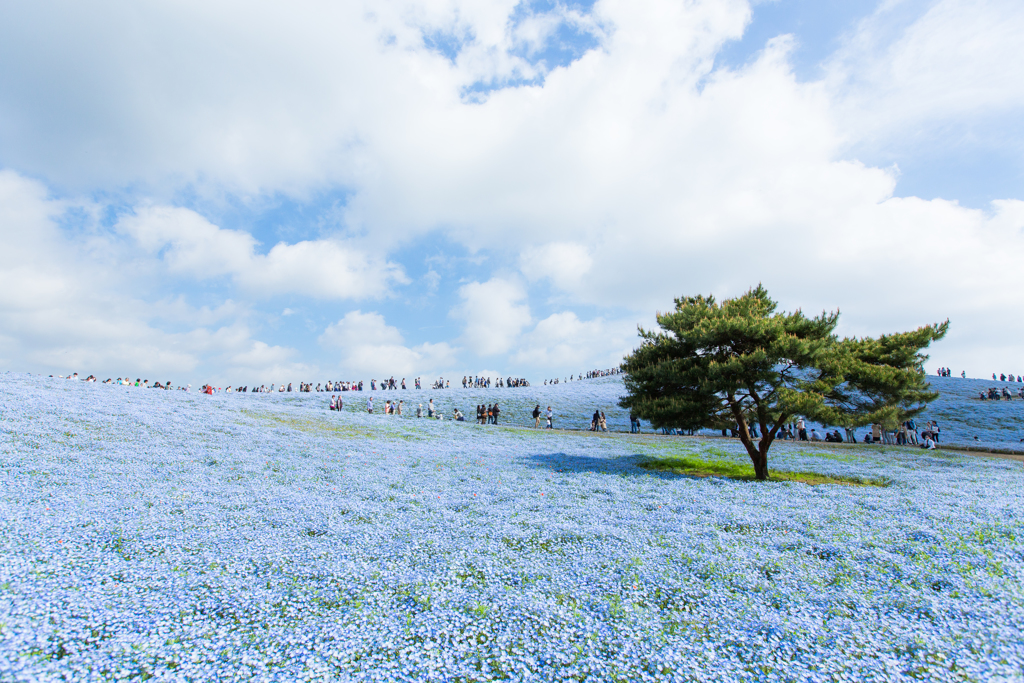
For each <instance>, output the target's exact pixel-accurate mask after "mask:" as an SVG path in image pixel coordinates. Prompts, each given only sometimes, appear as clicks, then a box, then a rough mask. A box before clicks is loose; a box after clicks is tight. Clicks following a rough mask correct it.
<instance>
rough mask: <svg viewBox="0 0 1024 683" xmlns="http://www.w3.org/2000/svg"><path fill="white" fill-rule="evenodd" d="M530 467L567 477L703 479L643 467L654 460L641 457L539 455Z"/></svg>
mask: <svg viewBox="0 0 1024 683" xmlns="http://www.w3.org/2000/svg"><path fill="white" fill-rule="evenodd" d="M524 459H525V460H526V461H527V464H528V466H529V467H531V468H534V469H544V470H550V471H552V472H561V473H563V474H574V473H578V472H591V473H595V474H615V475H618V476H625V477H643V478H645V479H652V478H653V479H699V478H700V477H697V476H692V475H688V474H678V473H675V472H665V471H658V470H650V469H645V468H643V467H641V463H644V462H648V461H649V460H650V457H649V456H647V455H644V454H641V453H634V454H632V455H620V456H617V457H614V458H595V457H591V456H588V455H569V454H567V453H535V454H533V455H528V456H525V458H524Z"/></svg>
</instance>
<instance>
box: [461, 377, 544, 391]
mask: <svg viewBox="0 0 1024 683" xmlns="http://www.w3.org/2000/svg"><path fill="white" fill-rule="evenodd" d="M492 386H494V387H496V388H499V389H504V388H516V387H528V386H530V383H529V382H527V381H526V379H524V378H522V377H504V378H502V377H495V378H493V383H492V378H490V377H478V376H476V375H474V376H472V377H470V376H468V375H466V376H463V378H462V388H463V389H490V388H491V387H492Z"/></svg>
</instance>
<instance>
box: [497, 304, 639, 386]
mask: <svg viewBox="0 0 1024 683" xmlns="http://www.w3.org/2000/svg"><path fill="white" fill-rule="evenodd" d="M637 343H638V338H637V329H636V322H635V321H632V320H618V321H607V320H604V319H602V318H595V319H593V320H586V321H584V320H580V319H579V318H578V317H577V316H576V314H575V313H573V312H571V311H565V312H562V313H554V314H552V315H550V316H548V317H547V318H544V319H543V320H541V321H540V322H538V323H537V325H536V326H535V327H534V328H533V329H532V330H530V331H529V332H528V333H526V334H524V335H523V338H522V340H521V341H520V344H519V349H518V350H517V351H516V352H515V354H513V356H512V360H513V362H515V363H516V364H519V365H527V366H531V367H535V368H540V369H556V370H557V369H559V368H568V369H569V370H570V371H571V372H585V371H588V370H606V369H608V368H612V367H617V366H618V365H619V363H621V362H622V358H623V356H625V355H626V354H627V353H629V352H630V351H632V350H633V349H634V348H635V347H636V346H637Z"/></svg>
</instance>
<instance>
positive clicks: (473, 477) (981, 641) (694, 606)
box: [0, 374, 1024, 681]
mask: <svg viewBox="0 0 1024 683" xmlns="http://www.w3.org/2000/svg"><path fill="white" fill-rule="evenodd" d="M2 380H3V381H2V383H0V411H2V417H0V427H2V431H0V463H2V470H0V478H2V479H0V480H2V482H3V486H2V488H0V524H2V525H3V533H2V535H0V543H2V553H3V557H4V562H3V563H0V597H2V599H0V680H26V681H29V680H31V681H38V680H62V679H64V680H103V679H120V678H129V677H136V678H140V677H146V676H153V677H156V678H157V679H166V680H186V679H188V680H281V681H291V680H304V679H305V680H436V681H452V680H465V681H469V680H536V681H550V680H593V681H607V680H616V679H619V680H709V681H710V680H748V679H752V680H834V679H837V678H839V677H840V676H847V677H851V678H875V679H888V680H893V679H921V680H994V679H1000V678H1002V679H1008V680H1012V679H1015V678H1019V676H1020V673H1021V671H1022V667H1024V646H1022V645H1021V642H1022V641H1021V638H1020V624H1022V623H1024V593H1022V590H1021V588H1020V586H1021V585H1024V583H1022V579H1024V524H1022V520H1024V494H1022V493H1021V491H1022V490H1024V488H1022V484H1024V470H1022V467H1021V463H1019V462H1016V461H1012V460H991V459H985V458H978V457H974V456H963V455H957V454H943V453H931V454H926V453H924V452H922V451H920V450H913V449H892V448H886V449H881V448H867V447H862V448H847V449H843V450H825V449H819V448H814V447H804V448H801V447H797V446H794V445H791V444H780V445H779V446H777V448H776V449H775V450H773V452H772V456H771V458H772V459H771V465H772V466H773V467H776V468H794V469H803V470H814V471H821V472H824V473H835V474H858V475H862V476H870V477H879V476H884V477H888V478H890V479H891V480H892V481H893V484H892V485H891V486H888V487H885V488H875V487H849V486H816V487H811V486H805V485H799V484H785V483H767V484H750V483H745V482H734V481H728V480H723V479H718V478H706V479H700V478H690V477H684V476H676V475H670V474H665V473H662V474H658V473H651V472H649V471H646V470H643V469H641V468H639V467H637V462H638V460H639V459H640V458H642V457H645V456H648V455H657V454H673V453H674V454H682V453H687V452H690V453H695V454H699V455H701V456H702V457H705V458H727V459H731V458H740V459H742V458H744V457H746V456H744V455H742V453H740V452H739V450H738V448H737V446H738V444H737V443H736V442H735V441H733V440H728V439H717V440H695V439H679V438H665V437H658V436H652V435H642V436H640V437H634V436H628V435H617V436H612V437H605V436H597V435H592V434H587V433H577V434H573V433H552V432H546V431H544V430H537V431H534V430H532V429H529V428H523V427H508V428H506V427H501V426H499V427H497V428H495V427H493V426H490V427H484V426H479V425H474V424H466V423H453V422H450V421H442V422H437V421H428V420H415V419H402V418H392V417H385V416H383V415H380V414H374V415H368V414H366V413H365V412H363V411H361V410H356V409H355V407H354V406H353V407H352V409H351V410H349V409H348V407H347V409H346V410H345V411H343V412H342V413H329V412H327V411H325V410H324V405H323V396H322V395H321V396H315V395H314V396H309V395H307V396H303V397H295V396H293V397H291V398H282V397H280V396H274V397H268V396H252V395H248V396H246V395H234V396H233V395H217V396H212V397H211V396H203V395H197V394H185V393H180V392H162V391H152V390H143V389H135V388H125V387H110V386H102V385H100V386H97V385H86V384H82V383H78V382H66V381H61V380H52V379H44V378H39V377H27V376H23V375H12V374H7V375H4V376H3V377H2ZM601 386H602V385H601V383H600V382H595V383H593V384H588V383H586V382H580V383H578V384H574V385H558V386H555V387H551V388H550V390H551V392H552V393H551V394H548V396H550V397H551V398H550V400H552V401H554V400H555V396H556V394H555V393H554V392H561V394H559V395H560V396H561V397H563V398H564V399H565V403H564V404H563V408H562V413H563V414H567V413H572V412H573V410H570V409H569V408H568V407H567V406H569V405H571V404H572V401H573V400H575V401H577V403H578V405H579V406H580V407H579V408H578V409H574V410H575V413H573V414H583V415H584V416H585V415H586V413H585V412H584V407H586V410H589V411H591V412H592V409H590V408H589V403H591V402H594V401H598V400H603V398H604V397H603V396H602V395H599V394H597V393H585V392H599V391H605V389H601V388H600V387H601ZM608 386H613V385H611V384H610V383H608ZM595 387H596V388H595ZM449 391H450V392H452V393H454V391H455V390H449ZM460 391H461V390H460ZM498 391H505V392H506V394H505V395H511V394H512V392H513V390H498ZM574 391H575V392H579V393H580V394H585V395H584V396H583V397H582V398H576V399H572V392H574ZM397 393H398V392H396V395H397ZM410 393H411V392H410ZM466 393H467V395H468V394H469V391H468V390H467V392H466ZM609 393H611V392H609ZM448 395H449V396H450V395H451V394H448ZM355 396H358V395H355ZM440 396H442V394H440V393H436V394H435V403H437V402H439V401H440V400H441V399H439V398H437V397H440ZM536 396H537V397H538V398H539V397H540V394H537V395H536ZM314 398H315V399H317V400H313V399H314ZM346 398H348V396H346ZM360 398H361V399H362V400H365V397H364V396H363V397H360ZM536 400H537V399H536V398H530V399H529V401H536ZM417 402H418V401H417ZM424 402H425V401H424ZM470 405H472V404H470ZM607 406H608V404H607V403H606V404H605V407H607ZM460 407H461V406H460ZM529 407H530V408H531V409H532V407H533V406H532V405H530V406H529ZM542 407H546V402H545V405H544V406H542ZM609 417H610V414H609ZM518 421H519V422H524V421H525V420H518Z"/></svg>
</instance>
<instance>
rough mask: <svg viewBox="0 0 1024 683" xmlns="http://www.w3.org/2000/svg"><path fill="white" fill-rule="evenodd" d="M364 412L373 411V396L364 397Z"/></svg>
mask: <svg viewBox="0 0 1024 683" xmlns="http://www.w3.org/2000/svg"><path fill="white" fill-rule="evenodd" d="M366 412H368V413H370V414H372V413H373V396H371V397H370V398H368V399H366Z"/></svg>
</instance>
